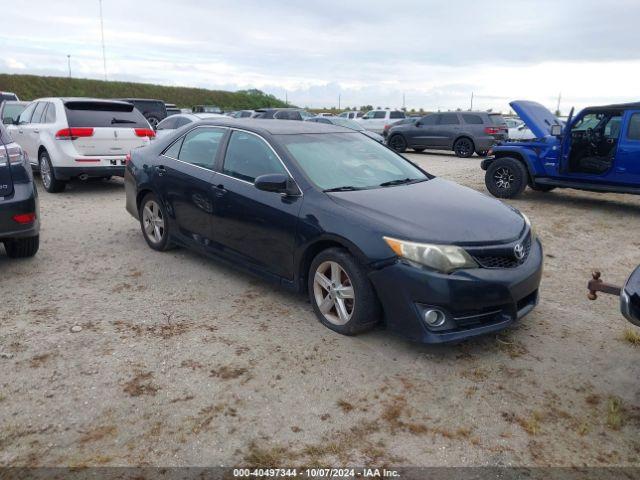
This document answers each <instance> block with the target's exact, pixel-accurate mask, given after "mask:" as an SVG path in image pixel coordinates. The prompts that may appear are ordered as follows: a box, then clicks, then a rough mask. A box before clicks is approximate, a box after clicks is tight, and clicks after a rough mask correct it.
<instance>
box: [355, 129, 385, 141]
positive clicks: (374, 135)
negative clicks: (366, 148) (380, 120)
mask: <svg viewBox="0 0 640 480" xmlns="http://www.w3.org/2000/svg"><path fill="white" fill-rule="evenodd" d="M360 133H363V134H364V135H366V136H367V137H369V138H373V139H374V140H375V141H376V142H380V143H384V137H383V136H382V135H378V134H377V133H376V132H371V131H369V130H361V131H360Z"/></svg>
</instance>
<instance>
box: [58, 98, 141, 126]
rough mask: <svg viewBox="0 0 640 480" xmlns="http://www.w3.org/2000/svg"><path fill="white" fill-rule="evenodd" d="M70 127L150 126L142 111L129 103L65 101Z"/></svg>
mask: <svg viewBox="0 0 640 480" xmlns="http://www.w3.org/2000/svg"><path fill="white" fill-rule="evenodd" d="M64 109H65V111H66V112H67V120H68V122H69V127H98V128H99V127H113V128H149V124H148V123H147V120H146V119H145V118H144V116H143V115H142V113H140V111H138V110H137V109H135V108H134V107H133V105H131V104H128V103H115V102H114V103H111V102H87V101H71V102H65V104H64Z"/></svg>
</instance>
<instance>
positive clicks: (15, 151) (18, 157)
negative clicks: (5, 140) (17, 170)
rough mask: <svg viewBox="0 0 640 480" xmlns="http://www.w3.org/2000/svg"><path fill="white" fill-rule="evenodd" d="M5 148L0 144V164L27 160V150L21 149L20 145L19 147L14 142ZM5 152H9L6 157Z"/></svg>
mask: <svg viewBox="0 0 640 480" xmlns="http://www.w3.org/2000/svg"><path fill="white" fill-rule="evenodd" d="M6 148H7V149H6V150H5V149H4V147H3V146H2V145H0V165H7V164H10V163H21V162H23V161H24V162H28V161H29V157H28V156H27V152H26V151H24V150H22V147H20V146H19V145H17V144H15V143H14V144H10V145H7V146H6ZM7 153H8V154H9V157H7ZM7 160H8V161H7Z"/></svg>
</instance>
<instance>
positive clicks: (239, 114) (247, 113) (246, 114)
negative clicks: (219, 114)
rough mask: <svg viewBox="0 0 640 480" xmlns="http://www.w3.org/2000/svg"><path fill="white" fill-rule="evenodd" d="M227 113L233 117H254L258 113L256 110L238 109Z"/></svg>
mask: <svg viewBox="0 0 640 480" xmlns="http://www.w3.org/2000/svg"><path fill="white" fill-rule="evenodd" d="M226 115H228V116H229V117H232V118H253V117H255V116H257V115H258V113H256V111H255V110H236V111H235V112H229V113H227V114H226Z"/></svg>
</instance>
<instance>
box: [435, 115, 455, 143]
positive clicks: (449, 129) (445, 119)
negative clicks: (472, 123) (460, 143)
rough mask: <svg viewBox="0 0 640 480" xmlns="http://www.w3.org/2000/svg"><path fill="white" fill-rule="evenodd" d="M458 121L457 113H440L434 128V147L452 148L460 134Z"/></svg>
mask: <svg viewBox="0 0 640 480" xmlns="http://www.w3.org/2000/svg"><path fill="white" fill-rule="evenodd" d="M460 129H461V127H460V119H459V118H458V114H457V113H441V114H440V118H439V120H438V124H437V125H436V127H435V130H434V131H435V134H434V136H433V142H434V146H435V147H443V148H452V147H453V142H454V140H455V139H456V138H457V137H458V134H459V133H460Z"/></svg>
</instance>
